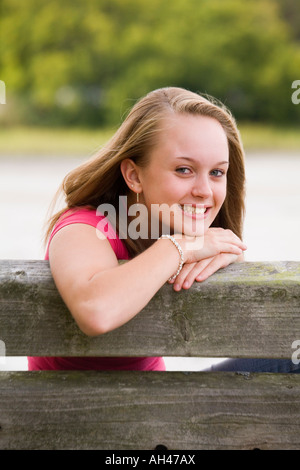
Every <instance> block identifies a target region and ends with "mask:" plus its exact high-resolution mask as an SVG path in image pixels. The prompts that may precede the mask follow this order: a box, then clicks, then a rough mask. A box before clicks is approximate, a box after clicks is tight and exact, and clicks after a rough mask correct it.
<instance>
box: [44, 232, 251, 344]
mask: <svg viewBox="0 0 300 470" xmlns="http://www.w3.org/2000/svg"><path fill="white" fill-rule="evenodd" d="M214 230H215V232H211V233H213V236H212V237H205V243H204V244H203V243H202V241H200V243H198V242H199V240H196V239H192V240H191V239H189V240H187V239H186V238H185V237H183V238H182V237H179V238H180V239H179V240H178V242H179V243H180V245H181V247H182V249H183V251H184V261H185V262H193V261H197V260H199V259H203V258H207V257H208V256H213V255H214V254H216V253H218V252H221V251H224V250H225V251H228V252H232V253H235V254H241V253H242V245H243V244H242V243H241V241H240V240H239V239H238V238H237V237H235V236H234V235H233V234H232V233H231V234H229V233H228V232H229V231H223V232H221V230H222V229H214ZM218 230H219V231H218ZM225 232H226V233H225ZM49 261H50V267H51V271H52V275H53V278H54V281H55V283H56V286H57V288H58V290H59V292H60V294H61V296H62V298H63V300H64V302H65V303H66V305H67V307H68V309H69V310H70V312H71V313H72V315H73V317H74V319H75V321H76V322H77V324H78V326H79V327H80V329H81V330H82V331H83V332H84V333H85V334H87V335H89V336H97V335H99V334H103V333H106V332H108V331H111V330H113V329H115V328H118V327H119V326H121V325H123V324H124V323H127V322H128V321H129V320H130V319H131V318H133V317H134V316H135V315H136V314H137V313H139V312H140V311H141V310H142V309H143V308H144V307H145V306H146V305H147V303H148V302H149V301H150V300H151V298H152V297H153V296H154V294H155V293H156V292H157V291H158V290H159V289H160V288H161V287H162V286H163V284H165V282H166V281H167V280H168V279H169V278H170V277H171V276H172V275H173V274H174V273H175V272H176V271H177V268H178V265H179V261H180V256H179V253H178V250H177V248H176V247H175V246H174V245H173V243H171V242H170V240H168V239H162V240H157V241H155V242H154V243H153V245H152V246H151V247H150V248H147V249H146V250H145V251H144V252H143V253H141V254H140V255H138V256H137V257H135V258H133V259H132V260H130V261H128V262H126V263H124V264H122V265H119V263H118V260H117V258H116V255H115V253H114V251H113V249H112V248H111V245H110V243H109V242H108V240H106V239H105V240H100V239H99V238H98V237H97V235H96V229H95V228H94V227H91V226H88V225H84V224H73V225H68V226H66V227H64V228H62V229H61V230H60V231H59V232H57V233H56V235H54V237H53V239H52V241H51V244H50V249H49Z"/></svg>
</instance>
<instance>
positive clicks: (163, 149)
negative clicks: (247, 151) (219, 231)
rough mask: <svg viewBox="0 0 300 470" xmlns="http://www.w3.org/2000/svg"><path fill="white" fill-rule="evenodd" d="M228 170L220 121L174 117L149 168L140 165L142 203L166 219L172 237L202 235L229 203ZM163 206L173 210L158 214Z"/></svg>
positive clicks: (157, 215) (163, 133) (154, 213)
mask: <svg viewBox="0 0 300 470" xmlns="http://www.w3.org/2000/svg"><path fill="white" fill-rule="evenodd" d="M228 165H229V150H228V143H227V137H226V134H225V132H224V130H223V128H222V126H221V124H220V123H219V122H218V121H217V120H216V119H213V118H210V117H206V116H199V115H197V116H195V115H191V114H177V115H176V114H175V115H171V116H170V117H168V118H166V119H165V122H164V126H163V129H162V132H161V133H160V137H159V140H158V142H157V144H156V145H155V147H154V148H153V149H152V151H151V152H150V154H149V162H148V164H147V165H146V166H145V167H139V166H137V169H138V177H139V181H140V187H141V191H142V193H141V195H140V203H143V204H145V206H146V207H147V209H148V213H149V214H150V213H151V214H152V217H153V215H154V217H158V218H159V220H160V222H162V221H164V222H165V221H166V218H167V217H168V218H169V225H170V232H171V233H183V234H185V235H198V236H200V235H203V234H204V233H205V232H206V230H207V229H208V228H209V226H210V225H211V224H212V222H213V220H214V219H215V217H216V215H217V214H218V212H219V210H220V208H221V206H222V204H223V202H224V200H225V197H226V179H227V178H226V173H227V170H228ZM162 205H164V206H165V208H166V210H165V212H168V210H167V208H170V209H171V211H169V212H168V214H165V215H166V217H165V216H164V211H161V210H160V211H159V212H158V211H157V206H160V208H162V207H163V206H162ZM150 211H152V212H150ZM152 223H153V218H152Z"/></svg>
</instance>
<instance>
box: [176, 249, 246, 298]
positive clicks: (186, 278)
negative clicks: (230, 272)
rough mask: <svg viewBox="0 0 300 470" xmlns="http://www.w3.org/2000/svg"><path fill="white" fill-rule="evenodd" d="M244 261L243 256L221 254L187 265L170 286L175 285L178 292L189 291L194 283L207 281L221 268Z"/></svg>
mask: <svg viewBox="0 0 300 470" xmlns="http://www.w3.org/2000/svg"><path fill="white" fill-rule="evenodd" d="M242 260H243V255H235V254H232V253H219V254H218V255H216V256H213V257H211V258H205V259H203V260H201V261H198V262H197V263H185V264H184V266H183V268H182V270H181V271H180V273H179V274H178V276H177V278H176V279H175V280H174V281H170V284H174V286H173V289H174V290H176V291H180V290H181V289H182V288H183V289H189V288H190V287H191V285H192V284H193V282H194V281H198V282H201V281H205V279H207V278H208V277H209V276H211V275H212V274H213V273H215V272H216V271H218V270H219V269H220V268H225V267H226V266H228V265H229V264H231V263H234V262H236V261H242Z"/></svg>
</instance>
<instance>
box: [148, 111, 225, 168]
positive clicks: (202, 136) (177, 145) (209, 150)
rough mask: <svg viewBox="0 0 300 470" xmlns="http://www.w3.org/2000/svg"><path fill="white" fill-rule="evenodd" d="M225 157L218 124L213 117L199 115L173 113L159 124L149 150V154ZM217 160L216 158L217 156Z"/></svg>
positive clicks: (220, 129)
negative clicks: (155, 137)
mask: <svg viewBox="0 0 300 470" xmlns="http://www.w3.org/2000/svg"><path fill="white" fill-rule="evenodd" d="M162 153H163V156H164V159H166V158H167V157H172V158H173V157H176V158H179V157H187V158H194V159H198V158H200V157H201V158H204V157H205V158H207V157H209V156H211V158H213V157H214V155H220V156H221V157H222V159H223V160H224V159H225V157H226V156H227V158H228V141H227V136H226V134H225V131H224V129H223V127H222V125H221V124H220V123H219V121H217V120H216V119H214V118H211V117H206V116H200V115H196V116H195V115H174V116H171V117H169V118H167V119H165V121H164V122H163V123H162V127H161V132H159V134H158V138H157V141H156V143H155V145H154V147H153V150H152V152H151V154H152V156H153V157H157V158H158V159H159V158H162ZM219 160H220V159H219Z"/></svg>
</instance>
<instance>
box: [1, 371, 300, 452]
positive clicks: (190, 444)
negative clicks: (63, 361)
mask: <svg viewBox="0 0 300 470" xmlns="http://www.w3.org/2000/svg"><path fill="white" fill-rule="evenodd" d="M298 378H299V377H298V376H295V375H282V374H276V375H273V374H250V375H249V374H244V375H242V374H234V373H201V372H192V373H182V372H167V373H161V372H138V373H136V372H100V373H99V372H82V371H81V372H73V371H72V372H61V371H51V372H49V371H48V372H5V373H3V372H2V373H0V448H1V449H76V448H79V449H106V450H109V449H112V450H121V449H149V450H151V449H154V448H155V447H156V446H157V445H164V446H166V447H167V448H168V449H171V450H172V449H176V450H181V449H236V448H240V449H254V448H259V449H297V448H298V449H299V448H300V382H299V380H298Z"/></svg>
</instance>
